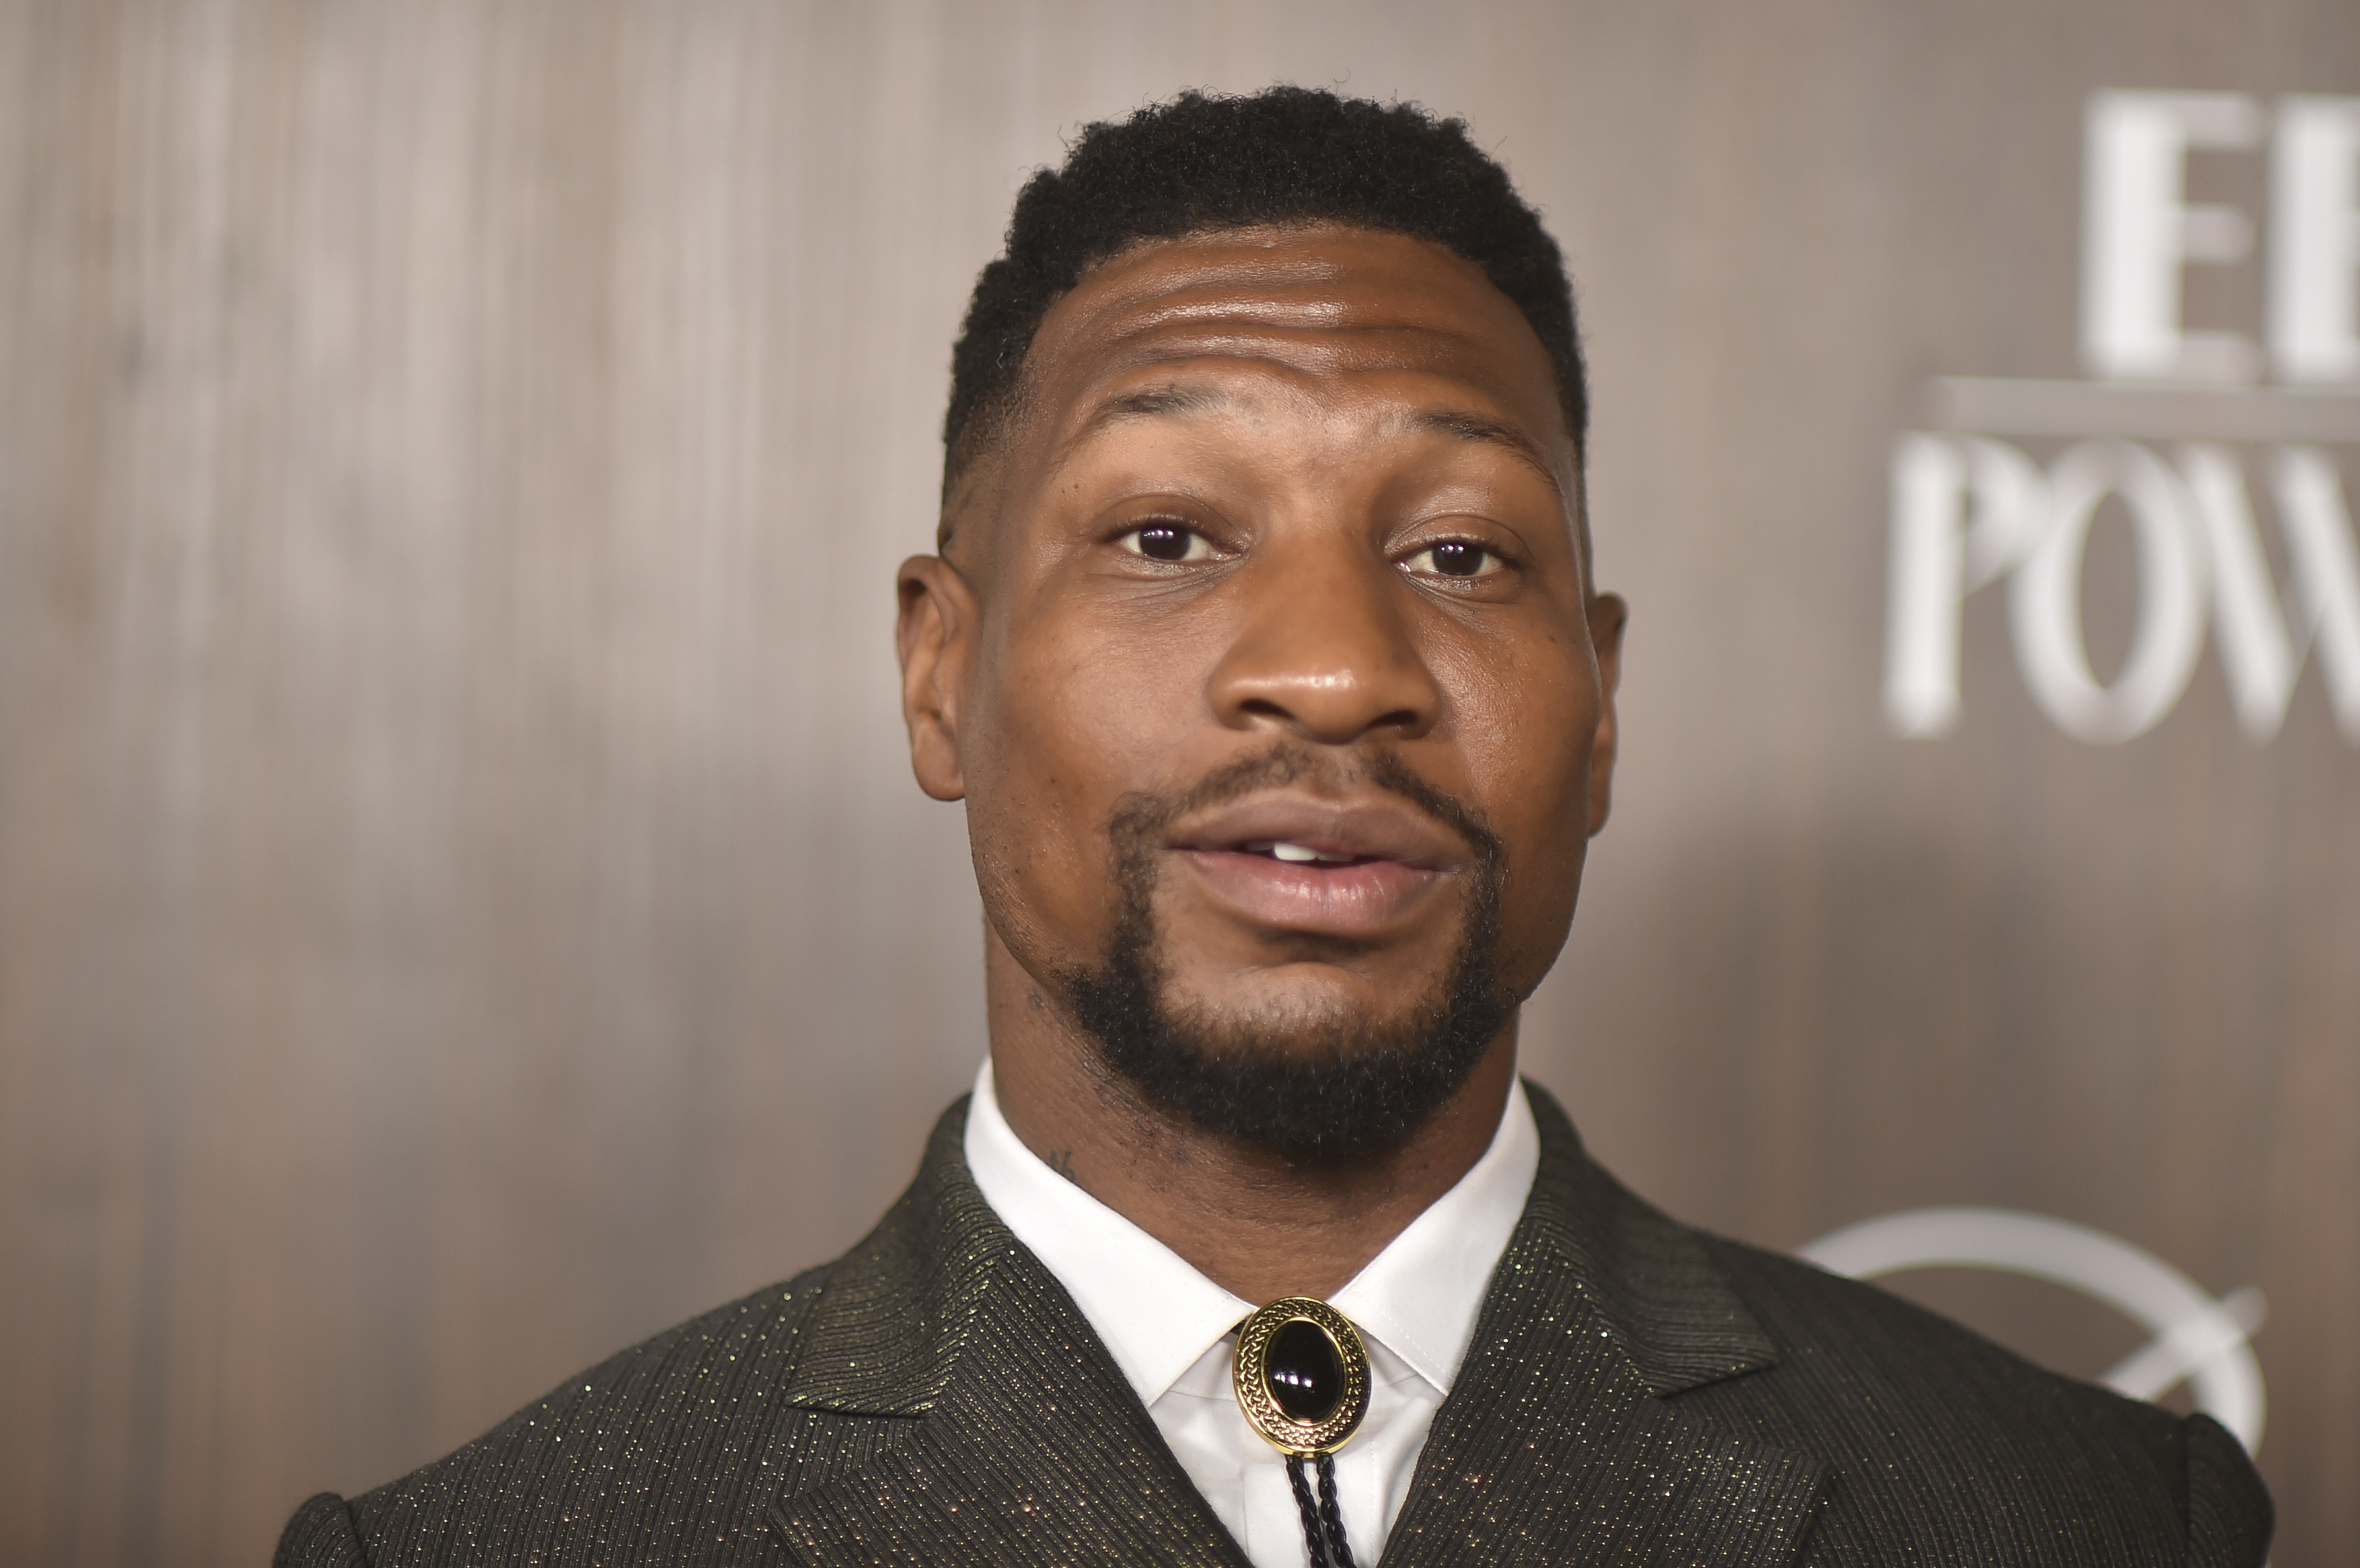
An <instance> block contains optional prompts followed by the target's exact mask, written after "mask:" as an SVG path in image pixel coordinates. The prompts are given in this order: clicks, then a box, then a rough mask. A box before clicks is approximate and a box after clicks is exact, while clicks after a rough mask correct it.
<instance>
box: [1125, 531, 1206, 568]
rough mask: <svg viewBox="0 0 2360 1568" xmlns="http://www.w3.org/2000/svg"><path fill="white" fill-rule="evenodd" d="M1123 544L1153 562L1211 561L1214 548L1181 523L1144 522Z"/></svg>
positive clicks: (1198, 534) (1130, 533) (1202, 537)
mask: <svg viewBox="0 0 2360 1568" xmlns="http://www.w3.org/2000/svg"><path fill="white" fill-rule="evenodd" d="M1122 545H1123V548H1124V549H1126V550H1131V552H1132V553H1134V554H1137V555H1143V556H1145V557H1146V558H1147V559H1148V560H1150V561H1210V560H1212V559H1213V547H1212V545H1211V543H1210V542H1209V541H1207V539H1206V538H1205V536H1204V535H1202V534H1200V533H1198V532H1197V531H1196V529H1194V528H1188V527H1186V526H1185V525H1183V524H1180V523H1172V522H1154V523H1145V524H1142V525H1141V526H1140V527H1138V528H1133V529H1131V531H1130V532H1129V533H1127V534H1125V535H1123V536H1122Z"/></svg>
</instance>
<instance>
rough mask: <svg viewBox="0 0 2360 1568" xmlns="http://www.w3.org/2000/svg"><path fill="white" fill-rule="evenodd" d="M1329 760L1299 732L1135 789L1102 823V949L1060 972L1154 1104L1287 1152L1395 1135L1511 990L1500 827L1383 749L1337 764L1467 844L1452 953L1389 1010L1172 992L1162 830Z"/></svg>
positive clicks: (1486, 1027) (1440, 1095)
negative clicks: (1351, 1010) (1156, 790)
mask: <svg viewBox="0 0 2360 1568" xmlns="http://www.w3.org/2000/svg"><path fill="white" fill-rule="evenodd" d="M1322 771H1327V772H1330V773H1332V772H1333V769H1332V768H1327V767H1325V766H1324V765H1323V764H1322V762H1321V761H1320V759H1319V758H1318V757H1316V756H1314V755H1313V754H1311V753H1310V752H1308V751H1307V750H1306V749H1304V748H1301V747H1298V746H1288V747H1284V748H1281V749H1280V750H1277V751H1274V752H1271V753H1268V754H1266V755H1264V756H1262V757H1251V758H1248V759H1246V760H1245V761H1243V762H1241V763H1239V764H1237V765H1235V766H1232V767H1230V768H1224V769H1222V770H1220V771H1219V772H1217V773H1215V774H1213V775H1212V776H1211V777H1209V778H1207V779H1205V780H1204V782H1202V783H1200V784H1198V785H1197V786H1196V788H1195V789H1190V790H1188V791H1187V792H1186V793H1185V794H1183V795H1179V796H1134V797H1131V798H1130V799H1129V800H1126V801H1125V802H1124V803H1123V806H1122V808H1121V809H1120V811H1118V812H1117V813H1116V815H1115V817H1114V820H1113V822H1112V823H1111V824H1110V827H1109V836H1110V838H1111V840H1112V844H1113V849H1114V873H1115V887H1116V891H1117V894H1118V898H1119V904H1118V909H1117V915H1116V920H1115V924H1114V928H1113V931H1112V932H1111V933H1110V934H1109V938H1108V942H1107V950H1106V953H1105V956H1104V958H1103V959H1102V960H1101V961H1100V962H1099V963H1098V964H1097V965H1096V966H1094V967H1091V968H1088V969H1085V970H1079V971H1076V972H1071V973H1068V974H1067V975H1065V976H1063V981H1064V985H1063V988H1064V990H1065V994H1066V996H1067V999H1068V1002H1069V1005H1070V1006H1071V1007H1072V1008H1073V1010H1074V1016H1075V1018H1076V1021H1078V1022H1079V1023H1080V1025H1081V1027H1082V1029H1084V1031H1085V1032H1087V1034H1088V1035H1089V1037H1090V1039H1091V1040H1092V1041H1093V1042H1094V1043H1095V1044H1096V1045H1097V1047H1098V1053H1099V1055H1100V1056H1101V1057H1102V1058H1103V1059H1104V1060H1105V1062H1106V1063H1107V1065H1108V1066H1109V1067H1110V1068H1112V1069H1113V1070H1114V1071H1115V1072H1116V1073H1118V1074H1120V1076H1121V1077H1123V1078H1124V1079H1126V1080H1128V1081H1129V1082H1130V1083H1131V1085H1132V1086H1133V1087H1135V1088H1136V1089H1137V1090H1138V1091H1139V1092H1140V1093H1141V1094H1143V1095H1144V1096H1146V1098H1147V1100H1148V1101H1149V1103H1150V1104H1152V1105H1155V1106H1156V1107H1157V1108H1158V1109H1160V1110H1162V1111H1164V1112H1165V1113H1166V1114H1168V1115H1173V1116H1180V1117H1183V1118H1185V1119H1186V1120H1187V1121H1189V1122H1191V1123H1194V1124H1195V1125H1196V1127H1200V1128H1202V1129H1203V1130H1205V1131H1207V1132H1209V1133H1215V1134H1218V1135H1220V1136H1223V1137H1228V1138H1238V1139H1240V1140H1242V1141H1244V1142H1247V1143H1251V1144H1253V1145H1256V1146H1258V1147H1260V1148H1262V1149H1270V1150H1273V1152H1277V1153H1281V1154H1284V1155H1287V1156H1290V1157H1293V1158H1295V1159H1309V1160H1321V1161H1333V1160H1350V1159H1354V1158H1356V1157H1359V1156H1363V1155H1367V1154H1370V1153H1372V1152H1375V1151H1377V1150H1380V1149H1389V1148H1393V1147H1397V1146H1398V1145H1399V1144H1401V1143H1402V1142H1403V1141H1404V1139H1406V1138H1408V1137H1409V1136H1410V1135H1411V1134H1412V1133H1414V1132H1415V1131H1416V1130H1417V1129H1418V1128H1419V1127H1421V1126H1423V1125H1424V1124H1425V1123H1426V1120H1427V1119H1428V1118H1430V1117H1431V1116H1433V1115H1434V1114H1435V1113H1436V1112H1437V1111H1438V1110H1440V1109H1441V1108H1442V1106H1443V1105H1445V1104H1446V1103H1447V1102H1448V1100H1449V1099H1450V1097H1451V1096H1452V1095H1453V1094H1457V1093H1458V1091H1459V1086H1460V1085H1462V1084H1463V1083H1466V1082H1467V1079H1468V1075H1469V1074H1470V1073H1473V1072H1474V1071H1475V1067H1476V1064H1477V1063H1478V1062H1480V1061H1481V1060H1482V1059H1483V1053H1484V1052H1485V1051H1487V1050H1489V1049H1490V1047H1491V1042H1492V1041H1493V1040H1496V1039H1498V1038H1499V1034H1500V1031H1501V1030H1502V1029H1504V1028H1506V1027H1507V1024H1508V1021H1509V1019H1510V1018H1513V1016H1514V1013H1515V1009H1516V1002H1517V998H1516V997H1515V996H1513V993H1512V992H1511V991H1510V990H1509V988H1508V987H1507V986H1506V985H1503V984H1502V981H1501V978H1500V975H1499V938H1500V898H1501V888H1502V882H1503V881H1504V880H1505V876H1506V867H1505V864H1504V861H1503V857H1502V853H1501V845H1500V840H1499V837H1498V835H1497V834H1495V833H1493V832H1492V831H1491V828H1490V827H1489V826H1488V825H1487V824H1486V823H1485V822H1484V821H1483V820H1482V817H1481V816H1480V813H1479V812H1477V811H1474V810H1473V809H1472V808H1470V807H1469V806H1467V805H1465V804H1463V803H1462V802H1460V801H1459V800H1455V799H1453V798H1452V797H1450V796H1448V795H1446V794H1444V793H1443V792H1442V791H1440V790H1438V789H1435V788H1434V787H1433V786H1432V785H1429V784H1427V783H1426V781H1425V780H1424V779H1419V778H1418V777H1417V776H1416V775H1415V774H1414V773H1412V772H1410V771H1409V769H1408V768H1405V767H1404V766H1403V765H1402V764H1401V763H1400V761H1399V760H1398V759H1396V758H1394V757H1392V756H1391V755H1390V754H1384V753H1379V754H1376V755H1374V756H1372V757H1370V758H1368V759H1366V760H1365V761H1363V762H1362V763H1361V764H1360V767H1359V768H1358V769H1357V770H1356V771H1355V772H1353V773H1352V774H1351V775H1349V779H1350V781H1352V782H1358V783H1365V784H1370V785H1373V786H1375V787H1376V788H1378V789H1382V790H1385V791H1386V792H1388V793H1390V794H1393V795H1395V796H1397V797H1399V798H1400V799H1402V800H1406V801H1407V802H1409V803H1410V804H1411V805H1413V806H1415V807H1416V808H1417V809H1418V810H1419V811H1423V812H1425V813H1426V815H1428V816H1430V817H1433V818H1435V819H1436V820H1437V821H1439V822H1442V823H1444V824H1445V825H1446V826H1448V827H1449V828H1450V829H1452V830H1453V831H1454V832H1456V833H1458V834H1459V837H1460V838H1462V839H1464V840H1465V841H1466V842H1467V844H1468V845H1469V846H1470V849H1471V850H1472V852H1473V857H1472V860H1471V862H1470V869H1469V871H1468V873H1467V885H1466V893H1465V908H1464V910H1463V911H1462V914H1461V917H1460V920H1461V924H1460V931H1459V944H1458V947H1457V950H1456V952H1455V953H1453V955H1452V957H1451V960H1450V962H1449V963H1448V964H1447V965H1446V966H1445V969H1444V972H1443V973H1442V974H1441V975H1439V976H1438V977H1437V983H1436V985H1435V986H1434V988H1433V989H1432V991H1431V992H1430V993H1429V994H1428V995H1427V996H1425V997H1422V998H1421V999H1419V1000H1418V1001H1417V1002H1416V1003H1415V1004H1413V1005H1412V1006H1411V1007H1409V1008H1408V1009H1406V1010H1405V1011H1404V1012H1403V1013H1401V1014H1398V1015H1396V1016H1394V1017H1392V1018H1362V1017H1355V1016H1351V1015H1349V1014H1345V1013H1339V1012H1335V1011H1328V1010H1322V1009H1314V1008H1304V1009H1301V1010H1299V1011H1296V1012H1294V1013H1292V1014H1290V1013H1287V1012H1285V1011H1278V1012H1274V1013H1266V1014H1264V1015H1262V1016H1260V1017H1247V1018H1225V1017H1221V1016H1218V1015H1217V1014H1216V1013H1215V1012H1213V1011H1212V1010H1211V1009H1209V1008H1206V1007H1196V1006H1189V1005H1185V1004H1182V1003H1179V1002H1175V1000H1173V999H1172V998H1171V997H1170V996H1168V995H1167V994H1166V989H1165V975H1166V973H1167V966H1166V964H1165V963H1164V957H1163V952H1162V943H1161V941H1160V939H1159V937H1158V935H1157V932H1156V928H1155V910H1154V896H1155V882H1156V877H1157V871H1158V866H1159V864H1160V861H1161V857H1162V855H1163V854H1164V831H1165V829H1166V828H1168V827H1169V826H1170V824H1171V823H1172V822H1174V821H1175V820H1176V819H1177V818H1178V817H1180V816H1181V815H1183V814H1184V813H1186V812H1189V811H1201V810H1203V809H1205V808H1207V807H1208V806H1212V805H1215V804H1217V803H1218V802H1220V801H1222V800H1229V799H1232V798H1234V797H1236V796H1240V795H1243V794H1246V793H1248V792H1250V791H1251V790H1254V789H1262V788H1265V787H1267V786H1270V785H1273V784H1284V783H1287V782H1291V781H1293V780H1294V779H1300V778H1304V777H1306V776H1308V775H1311V774H1314V773H1318V772H1322Z"/></svg>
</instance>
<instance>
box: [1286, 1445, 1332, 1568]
mask: <svg viewBox="0 0 2360 1568" xmlns="http://www.w3.org/2000/svg"><path fill="white" fill-rule="evenodd" d="M1286 1478H1287V1480H1288V1481H1289V1482H1290V1483H1292V1484H1293V1486H1294V1487H1295V1507H1296V1508H1298V1509H1300V1510H1301V1511H1302V1514H1303V1547H1304V1550H1305V1551H1306V1552H1309V1553H1310V1554H1311V1568H1328V1563H1327V1532H1326V1531H1325V1530H1321V1529H1320V1528H1319V1505H1318V1504H1317V1503H1315V1502H1313V1501H1312V1500H1311V1483H1310V1482H1308V1481H1306V1480H1305V1479H1304V1478H1303V1455H1301V1454H1288V1455H1287V1456H1286Z"/></svg>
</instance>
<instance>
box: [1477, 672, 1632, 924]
mask: <svg viewBox="0 0 2360 1568" xmlns="http://www.w3.org/2000/svg"><path fill="white" fill-rule="evenodd" d="M1502 670H1510V671H1513V672H1514V675H1513V679H1508V680H1502V679H1501V677H1500V671H1502ZM1471 674H1472V680H1471V681H1470V686H1469V688H1468V691H1467V696H1466V699H1465V701H1464V702H1462V703H1461V704H1460V711H1461V712H1462V713H1465V714H1466V715H1467V716H1466V719H1465V720H1464V721H1462V722H1461V723H1460V724H1459V725H1458V728H1459V731H1460V733H1461V740H1460V745H1461V746H1462V748H1463V752H1464V755H1465V757H1466V761H1467V766H1468V769H1469V773H1470V779H1473V780H1476V781H1478V782H1479V788H1480V798H1481V800H1482V802H1483V804H1484V808H1485V810H1486V811H1487V812H1488V813H1489V814H1490V816H1491V823H1492V827H1493V829H1494V830H1495V831H1496V832H1497V833H1499V834H1500V837H1501V839H1502V842H1503V844H1505V846H1506V849H1507V854H1508V868H1509V882H1508V887H1507V892H1506V898H1507V907H1506V909H1504V911H1503V913H1504V915H1505V918H1506V921H1507V924H1508V928H1509V929H1508V931H1507V932H1506V933H1505V934H1506V935H1507V936H1508V938H1509V939H1510V941H1511V942H1523V941H1524V940H1526V936H1527V932H1529V936H1530V939H1531V940H1533V941H1536V942H1543V943H1547V942H1552V941H1556V940H1562V937H1563V926H1564V923H1565V922H1566V921H1567V920H1569V918H1570V916H1571V913H1572V908H1573V900H1574V898H1575V895H1576V893H1577V892H1578V890H1579V882H1580V877H1581V866H1582V860H1583V856H1584V854H1585V852H1586V850H1587V848H1588V845H1589V828H1590V758H1591V756H1592V754H1593V752H1594V750H1595V738H1596V734H1597V724H1598V716H1599V711H1600V710H1599V693H1598V684H1597V676H1596V673H1595V671H1594V670H1593V668H1592V666H1591V664H1590V660H1589V659H1588V658H1587V656H1586V654H1585V653H1584V652H1583V650H1582V647H1581V645H1579V644H1575V643H1571V642H1569V641H1567V640H1564V639H1551V640H1546V641H1540V642H1538V643H1537V644H1536V645H1527V647H1526V648H1524V650H1523V651H1522V652H1520V653H1518V654H1516V655H1515V656H1513V657H1511V658H1502V657H1500V656H1499V655H1497V654H1496V653H1491V654H1488V655H1487V657H1485V658H1484V659H1482V661H1481V663H1480V667H1479V668H1478V669H1476V670H1474V671H1472V672H1471ZM1552 931H1554V933H1555V934H1554V937H1552V935H1551V933H1552Z"/></svg>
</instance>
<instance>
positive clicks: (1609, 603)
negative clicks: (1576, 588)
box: [1590, 593, 1631, 837]
mask: <svg viewBox="0 0 2360 1568" xmlns="http://www.w3.org/2000/svg"><path fill="white" fill-rule="evenodd" d="M1630 618H1631V607H1630V606H1629V605H1628V604H1624V603H1623V602H1622V595H1621V594H1619V593H1599V594H1595V595H1593V596H1592V597H1591V599H1590V647H1592V648H1595V649H1596V650H1597V652H1598V737H1597V739H1596V740H1595V741H1593V742H1592V743H1591V746H1590V833H1591V835H1592V836H1593V837H1594V836H1596V834H1597V833H1598V831H1599V830H1600V829H1601V828H1603V827H1604V826H1605V825H1606V810H1607V807H1608V806H1609V805H1611V804H1612V800H1613V794H1614V748H1615V742H1616V740H1617V738H1618V732H1617V730H1616V728H1615V719H1614V689H1615V688H1616V687H1617V686H1619V685H1621V684H1622V627H1623V626H1624V625H1625V624H1626V623H1627V622H1629V620H1630Z"/></svg>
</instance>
